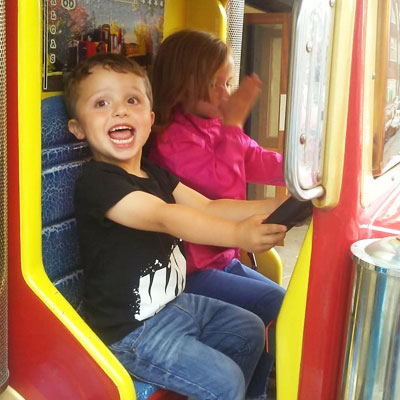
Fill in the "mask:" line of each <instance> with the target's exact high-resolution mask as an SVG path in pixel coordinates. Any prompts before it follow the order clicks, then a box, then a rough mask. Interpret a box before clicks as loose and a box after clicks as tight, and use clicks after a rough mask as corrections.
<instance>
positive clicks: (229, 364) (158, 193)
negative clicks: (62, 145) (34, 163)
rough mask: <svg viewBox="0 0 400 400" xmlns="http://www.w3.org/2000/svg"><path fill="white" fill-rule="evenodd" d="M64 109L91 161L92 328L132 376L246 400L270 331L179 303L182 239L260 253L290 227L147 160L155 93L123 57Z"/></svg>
mask: <svg viewBox="0 0 400 400" xmlns="http://www.w3.org/2000/svg"><path fill="white" fill-rule="evenodd" d="M65 100H66V105H67V109H68V111H69V114H70V116H71V119H70V120H69V123H68V127H69V130H70V131H71V133H72V134H74V135H75V136H76V137H77V138H78V139H85V140H87V142H88V143H89V146H90V148H91V150H92V153H93V160H91V161H90V162H88V163H87V164H86V165H85V166H84V169H83V172H82V175H81V177H80V178H79V179H78V181H77V184H76V193H75V211H76V218H77V223H78V232H79V242H80V250H81V255H82V263H83V265H84V268H85V283H84V303H83V310H84V314H85V319H86V321H87V322H88V324H89V325H90V326H91V327H92V328H93V330H94V331H95V332H96V333H97V334H98V335H99V336H100V338H101V339H102V340H103V341H104V342H105V343H106V344H107V345H109V347H110V349H111V350H112V351H113V352H114V354H115V355H116V356H117V357H118V358H119V360H120V361H121V362H122V364H124V366H125V367H126V368H127V369H128V371H129V372H130V373H131V375H132V376H134V377H136V378H137V379H141V380H144V381H147V382H151V383H154V384H156V385H158V386H160V387H164V388H168V389H171V390H174V391H176V392H179V393H182V394H185V395H188V396H190V397H191V398H193V399H199V400H200V399H224V400H226V399H230V400H236V399H237V400H243V399H244V396H245V392H246V390H247V388H248V386H249V385H251V377H252V374H253V371H254V368H255V366H256V364H257V362H258V360H259V358H260V356H261V353H262V352H263V347H264V339H265V338H264V325H263V323H262V321H261V320H260V319H259V318H258V317H257V316H255V315H254V314H252V313H250V312H248V311H246V310H244V309H241V308H239V307H236V306H232V305H229V304H226V303H224V302H220V301H218V300H213V299H209V298H206V297H202V296H196V295H189V294H181V293H182V291H183V289H184V287H185V279H186V264H185V259H184V256H183V254H182V253H183V251H182V243H181V239H177V238H182V239H185V240H188V241H192V242H196V243H203V244H214V245H218V246H240V247H243V248H244V249H246V250H248V251H265V250H267V249H269V248H270V247H272V246H273V245H274V244H275V243H277V242H279V241H280V240H282V239H283V237H284V235H285V230H286V228H285V227H283V226H279V225H265V224H262V220H263V219H264V218H265V217H266V214H265V213H266V212H267V213H268V212H269V211H271V210H272V209H273V208H274V204H271V203H269V202H266V201H254V202H240V201H234V200H217V201H211V200H209V199H207V198H205V197H204V196H202V195H200V194H198V193H197V192H195V191H193V190H192V189H189V188H188V187H186V186H184V185H183V184H182V183H180V182H179V180H178V179H177V178H176V177H175V176H174V175H172V174H170V173H169V172H168V171H166V170H163V169H161V168H159V167H157V166H155V165H154V164H151V163H149V162H147V161H146V160H144V159H142V148H143V146H144V144H145V143H146V140H147V139H148V136H149V133H150V129H151V126H152V124H153V121H154V113H153V112H152V96H151V88H150V84H149V82H148V79H147V76H146V73H145V71H144V70H143V69H142V68H141V67H139V66H138V65H137V64H136V63H135V62H133V61H130V60H129V59H127V58H125V57H122V56H119V55H116V54H98V55H95V56H93V57H92V58H89V59H88V60H86V61H84V62H83V63H82V64H80V65H78V66H77V67H76V68H75V69H74V71H73V72H72V73H71V74H70V76H69V77H68V79H67V82H66V86H65ZM210 365H212V366H213V368H212V370H210V368H209V366H210ZM260 396H261V394H260Z"/></svg>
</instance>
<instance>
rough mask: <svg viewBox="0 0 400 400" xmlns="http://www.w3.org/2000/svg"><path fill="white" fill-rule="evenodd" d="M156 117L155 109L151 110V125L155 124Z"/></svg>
mask: <svg viewBox="0 0 400 400" xmlns="http://www.w3.org/2000/svg"><path fill="white" fill-rule="evenodd" d="M155 118H156V114H154V111H152V112H151V126H153V124H154V121H155Z"/></svg>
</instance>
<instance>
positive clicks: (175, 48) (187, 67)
mask: <svg viewBox="0 0 400 400" xmlns="http://www.w3.org/2000/svg"><path fill="white" fill-rule="evenodd" d="M229 51H230V50H229V48H228V46H227V45H226V44H225V43H224V42H223V41H222V40H221V39H219V38H217V37H216V36H214V35H212V34H210V33H207V32H202V31H195V30H188V29H187V30H182V31H179V32H176V33H174V34H172V35H170V36H168V37H167V38H166V39H165V40H164V41H163V42H162V43H161V46H160V48H159V50H158V53H157V56H156V58H155V61H154V65H153V71H152V75H151V81H152V82H151V83H152V87H153V95H154V112H155V114H156V124H157V125H158V127H159V128H163V127H165V126H166V125H168V124H169V123H170V122H171V119H172V114H173V112H174V110H175V109H176V108H177V107H179V106H181V105H182V104H189V105H190V106H191V105H192V104H191V103H194V102H196V101H197V100H206V101H207V100H209V91H208V90H209V87H210V85H211V83H212V78H213V76H214V75H215V73H216V72H217V71H218V69H219V68H220V67H221V66H222V65H223V64H224V62H225V61H226V59H227V57H228V55H229Z"/></svg>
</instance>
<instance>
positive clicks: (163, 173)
mask: <svg viewBox="0 0 400 400" xmlns="http://www.w3.org/2000/svg"><path fill="white" fill-rule="evenodd" d="M143 164H144V166H145V167H146V169H147V170H148V171H149V172H150V173H151V174H152V175H153V177H154V178H155V179H156V180H157V181H158V182H159V183H160V185H161V186H162V187H163V189H164V190H165V191H169V192H171V193H172V192H173V191H174V190H175V188H176V187H177V186H178V183H179V181H180V179H179V178H178V177H177V176H176V175H174V174H173V173H172V172H170V171H168V170H166V169H165V168H162V167H160V166H159V165H157V164H154V163H151V162H150V161H147V160H143Z"/></svg>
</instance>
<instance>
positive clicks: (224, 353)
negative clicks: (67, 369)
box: [110, 294, 265, 400]
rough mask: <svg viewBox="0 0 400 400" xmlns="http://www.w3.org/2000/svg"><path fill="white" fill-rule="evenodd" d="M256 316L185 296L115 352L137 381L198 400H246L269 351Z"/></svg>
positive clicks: (125, 341) (153, 318) (145, 323)
mask: <svg viewBox="0 0 400 400" xmlns="http://www.w3.org/2000/svg"><path fill="white" fill-rule="evenodd" d="M264 344H265V329H264V325H263V323H262V321H261V320H260V318H258V317H257V316H256V315H254V314H252V313H249V312H248V311H246V310H243V309H242V308H239V307H235V306H232V305H230V304H227V303H224V302H221V301H217V300H214V299H210V298H207V297H203V296H196V295H191V294H181V295H180V296H179V297H178V298H176V299H175V300H174V301H172V302H171V303H169V304H167V306H166V307H165V308H164V309H162V310H161V311H160V312H159V313H158V314H156V315H155V316H153V317H151V318H149V319H147V320H146V321H145V322H144V324H143V325H142V326H141V327H139V328H138V329H136V330H135V331H133V332H131V333H130V334H129V335H127V336H126V337H125V338H123V339H122V340H120V341H119V342H116V343H113V344H112V345H110V349H111V351H112V352H113V353H114V354H115V355H116V357H117V358H118V359H119V360H120V361H121V363H122V364H123V365H124V366H125V368H126V369H127V370H128V371H129V372H130V374H131V375H132V376H134V377H135V378H136V379H139V380H143V381H145V382H149V383H152V384H154V385H156V386H159V387H161V388H166V389H170V390H173V391H175V392H178V393H181V394H183V395H186V396H189V397H190V398H191V399H197V400H228V399H229V400H243V399H244V397H245V392H246V388H247V386H248V385H249V382H250V379H251V377H252V375H253V372H254V369H255V367H256V365H257V363H258V360H259V358H260V356H261V354H262V353H263V351H264Z"/></svg>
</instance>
